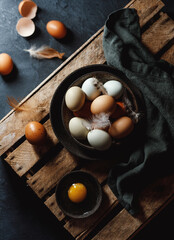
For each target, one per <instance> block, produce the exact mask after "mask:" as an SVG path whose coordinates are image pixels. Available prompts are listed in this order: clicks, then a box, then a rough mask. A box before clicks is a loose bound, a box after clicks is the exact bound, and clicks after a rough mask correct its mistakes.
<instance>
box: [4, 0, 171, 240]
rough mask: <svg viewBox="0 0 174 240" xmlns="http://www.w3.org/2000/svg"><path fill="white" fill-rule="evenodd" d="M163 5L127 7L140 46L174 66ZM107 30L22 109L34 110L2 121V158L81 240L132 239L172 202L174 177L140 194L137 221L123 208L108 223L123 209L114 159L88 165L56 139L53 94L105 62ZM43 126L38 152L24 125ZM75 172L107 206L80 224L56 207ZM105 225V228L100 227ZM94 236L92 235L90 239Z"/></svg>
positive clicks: (135, 1) (139, 2)
mask: <svg viewBox="0 0 174 240" xmlns="http://www.w3.org/2000/svg"><path fill="white" fill-rule="evenodd" d="M163 6H164V4H163V2H162V1H159V0H146V1H143V0H132V1H131V2H130V3H129V4H128V5H127V6H126V7H130V8H135V9H136V10H137V12H138V15H139V18H140V26H141V28H142V42H143V43H144V45H145V46H146V47H147V48H148V49H149V50H150V51H151V52H152V53H153V54H155V55H156V56H159V57H161V58H162V59H164V60H166V61H168V62H170V63H171V64H173V63H174V58H173V56H174V46H173V39H174V21H173V20H172V19H170V18H169V17H168V15H167V14H166V13H163V12H162V11H161V9H162V8H163ZM103 29H104V28H103V27H102V28H101V29H100V30H99V31H98V32H97V33H96V34H95V35H93V36H92V37H91V38H90V39H89V40H88V41H87V42H86V43H84V44H83V45H82V46H81V47H80V48H79V49H78V50H77V51H76V52H75V53H74V54H73V55H72V56H70V57H69V58H68V59H67V60H66V61H65V62H64V63H63V64H62V65H61V66H60V67H58V68H57V69H56V70H55V71H54V72H53V73H52V74H51V75H50V76H48V78H46V79H45V80H44V81H43V82H42V83H41V84H40V85H39V86H38V87H37V88H36V89H34V90H33V91H32V92H31V93H30V94H29V95H28V96H27V97H26V98H25V99H24V100H23V101H22V102H20V103H19V105H22V106H24V107H26V108H30V111H21V112H16V111H15V110H12V111H11V112H10V113H9V114H8V115H7V116H5V117H4V118H3V119H2V120H1V121H0V136H1V140H0V155H2V157H3V158H4V160H5V161H6V162H7V163H8V165H9V166H11V167H12V169H13V170H14V171H15V172H16V174H17V175H18V176H19V177H21V178H23V179H25V181H26V184H27V185H28V186H29V187H30V188H31V189H32V190H33V192H34V193H35V194H36V196H37V197H38V198H39V199H40V200H41V202H42V203H44V204H45V206H46V207H47V208H48V209H49V210H50V212H51V213H52V214H53V215H54V216H55V217H56V218H57V220H58V221H59V222H61V223H62V225H63V226H64V228H65V229H66V230H67V231H68V232H69V233H70V234H71V235H72V236H73V237H74V238H75V239H78V240H80V239H81V240H82V239H85V238H86V237H88V236H89V234H93V239H94V240H102V239H109V240H115V239H118V240H123V239H131V238H133V236H135V235H136V234H137V233H138V231H140V230H141V229H142V228H143V227H144V226H145V225H146V224H147V223H148V222H149V221H151V219H152V218H153V217H154V216H156V215H157V214H158V213H159V212H160V211H161V209H163V208H164V207H165V206H166V205H167V204H168V203H169V202H170V201H172V199H173V193H174V176H173V175H171V176H167V177H165V178H160V179H157V180H156V181H154V182H153V183H152V184H151V185H149V186H148V187H146V188H145V189H144V190H143V191H142V192H141V194H140V197H139V205H140V213H139V215H137V216H135V217H133V216H131V215H130V214H129V213H128V212H127V211H126V210H125V209H123V208H121V209H120V210H118V212H117V213H116V214H115V215H114V216H113V217H112V218H111V219H109V220H106V219H107V217H108V215H109V214H110V213H112V212H113V211H114V210H115V209H119V208H118V206H119V201H118V199H117V198H116V197H115V195H114V194H113V193H112V192H111V190H110V188H109V187H108V185H107V184H106V180H107V176H108V172H109V170H110V168H111V167H112V165H113V164H114V162H113V160H110V159H108V161H100V164H99V162H98V161H94V162H86V161H84V160H81V159H78V158H77V157H75V156H73V155H72V154H71V153H69V152H68V151H67V150H66V149H65V148H64V147H63V146H62V145H61V143H60V142H59V140H58V139H57V138H56V136H55V134H54V132H53V130H52V127H51V123H50V119H49V108H50V102H51V99H52V97H53V94H54V92H55V90H56V88H57V87H58V86H59V84H60V83H61V82H62V81H63V80H64V79H65V77H66V76H68V75H69V74H70V73H71V72H73V71H74V70H76V69H78V68H81V67H84V66H87V65H91V64H103V63H105V57H104V52H103V48H102V39H103ZM31 120H35V121H42V122H43V123H44V126H45V128H46V131H47V141H46V142H45V143H44V144H43V145H42V146H40V147H39V148H38V147H34V146H32V145H30V144H29V143H28V141H27V140H26V139H25V136H24V128H25V125H26V124H27V123H28V122H29V121H31ZM74 169H80V170H83V171H87V172H89V173H91V174H92V175H93V176H95V177H96V178H97V179H98V181H99V183H100V184H101V185H102V190H103V201H102V205H101V206H100V208H99V209H98V211H97V212H96V213H95V214H94V215H92V216H90V217H88V218H86V219H83V221H82V220H79V219H71V218H69V217H67V216H66V215H64V213H63V212H62V211H61V210H60V208H59V207H58V205H57V203H56V199H55V187H56V184H57V182H58V181H59V180H60V179H61V178H62V177H63V176H64V175H65V174H66V173H69V172H71V171H72V170H74ZM101 222H102V224H104V227H103V228H102V229H100V228H98V230H97V227H99V226H100V224H101ZM91 236H92V235H91Z"/></svg>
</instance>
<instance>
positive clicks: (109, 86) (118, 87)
mask: <svg viewBox="0 0 174 240" xmlns="http://www.w3.org/2000/svg"><path fill="white" fill-rule="evenodd" d="M103 86H104V88H105V89H106V91H107V93H108V95H110V96H112V97H114V98H116V99H118V98H119V97H121V95H122V93H123V85H122V84H121V82H119V81H116V80H109V81H107V82H105V84H104V85H103Z"/></svg>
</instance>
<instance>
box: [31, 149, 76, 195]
mask: <svg viewBox="0 0 174 240" xmlns="http://www.w3.org/2000/svg"><path fill="white" fill-rule="evenodd" d="M77 163H78V161H77V159H76V158H75V157H74V156H73V155H71V154H70V153H69V152H68V151H67V150H66V149H65V148H63V149H62V150H61V152H60V153H59V154H58V155H57V156H56V157H55V158H54V159H50V161H49V162H48V163H47V164H45V165H44V166H43V167H42V168H41V169H40V170H39V171H38V172H37V173H35V174H34V175H33V176H32V177H31V178H30V179H29V180H27V184H28V185H29V186H30V187H31V189H32V190H33V191H34V192H35V193H36V194H37V196H38V197H39V198H42V197H43V196H44V195H45V194H47V193H48V192H49V191H50V190H51V189H52V188H54V187H55V186H56V184H57V182H58V181H59V180H60V179H61V178H62V177H63V175H64V174H66V173H68V172H70V171H71V170H73V169H74V168H75V167H76V166H77Z"/></svg>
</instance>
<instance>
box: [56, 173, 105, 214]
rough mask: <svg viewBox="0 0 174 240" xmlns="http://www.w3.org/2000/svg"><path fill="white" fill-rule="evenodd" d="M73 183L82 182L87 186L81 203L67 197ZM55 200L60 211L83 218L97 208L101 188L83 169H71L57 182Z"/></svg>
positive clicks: (100, 199) (100, 198) (99, 201)
mask: <svg viewBox="0 0 174 240" xmlns="http://www.w3.org/2000/svg"><path fill="white" fill-rule="evenodd" d="M73 183H82V184H84V185H85V187H86V188H87V196H86V198H85V200H84V201H83V202H81V203H73V202H72V201H71V200H70V199H69V197H68V189H69V188H70V186H71V185H72V184H73ZM55 194H56V201H57V204H58V206H59V207H60V209H61V210H62V212H64V213H65V214H66V215H67V216H69V217H72V218H85V217H89V216H90V215H92V214H93V213H94V212H96V211H97V209H98V208H99V206H100V204H101V201H102V189H101V186H100V184H99V183H98V181H97V179H96V178H94V177H93V176H92V175H91V174H89V173H87V172H84V171H72V172H71V173H69V174H67V175H65V176H64V177H63V178H62V179H61V180H60V181H59V183H58V184H57V187H56V192H55Z"/></svg>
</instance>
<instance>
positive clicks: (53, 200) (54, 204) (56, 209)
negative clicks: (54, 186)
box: [44, 193, 65, 221]
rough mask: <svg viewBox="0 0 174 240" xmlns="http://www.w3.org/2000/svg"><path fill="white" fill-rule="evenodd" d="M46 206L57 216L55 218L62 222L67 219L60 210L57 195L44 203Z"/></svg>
mask: <svg viewBox="0 0 174 240" xmlns="http://www.w3.org/2000/svg"><path fill="white" fill-rule="evenodd" d="M44 204H45V205H46V206H47V207H48V208H49V210H50V211H51V212H52V213H53V214H54V215H55V217H56V218H57V219H58V220H59V221H62V220H63V219H64V218H65V215H64V213H63V212H62V211H61V210H60V208H59V206H58V205H57V202H56V196H55V193H54V194H53V195H52V196H51V197H49V198H48V199H47V200H46V201H45V202H44Z"/></svg>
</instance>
